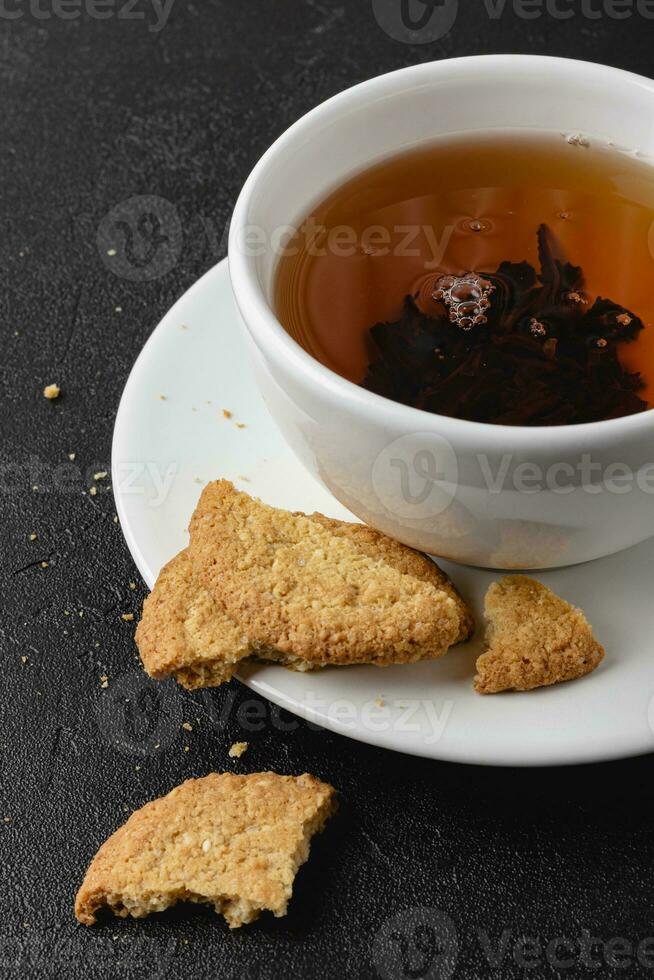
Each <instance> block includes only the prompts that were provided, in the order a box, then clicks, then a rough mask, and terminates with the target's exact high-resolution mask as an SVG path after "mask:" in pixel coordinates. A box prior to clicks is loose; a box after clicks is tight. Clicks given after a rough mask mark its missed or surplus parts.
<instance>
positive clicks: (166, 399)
mask: <svg viewBox="0 0 654 980" xmlns="http://www.w3.org/2000/svg"><path fill="white" fill-rule="evenodd" d="M159 398H160V399H161V401H162V402H167V401H168V396H167V395H159Z"/></svg>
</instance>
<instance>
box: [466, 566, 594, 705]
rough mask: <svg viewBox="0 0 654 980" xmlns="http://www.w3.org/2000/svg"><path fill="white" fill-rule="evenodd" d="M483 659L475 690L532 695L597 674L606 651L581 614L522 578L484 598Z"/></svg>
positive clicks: (508, 579) (498, 586)
mask: <svg viewBox="0 0 654 980" xmlns="http://www.w3.org/2000/svg"><path fill="white" fill-rule="evenodd" d="M486 616H487V618H488V626H487V632H486V645H487V649H486V652H485V653H482V655H481V656H480V657H479V659H478V660H477V676H476V677H475V690H476V691H477V692H478V693H479V694H495V693H497V692H498V691H506V690H514V691H530V690H532V689H533V688H535V687H544V686H546V685H548V684H558V683H559V682H560V681H569V680H574V678H576V677H583V675H584V674H589V673H590V672H591V671H592V670H594V669H595V668H596V667H597V665H598V664H599V663H600V662H601V660H602V659H603V657H604V649H603V648H602V646H601V645H600V644H599V643H598V642H597V640H595V638H594V636H593V631H592V628H591V626H590V624H589V623H588V620H587V619H586V617H585V616H584V614H583V612H582V611H581V610H580V609H575V608H574V607H573V606H571V605H570V604H569V603H567V602H566V601H565V600H564V599H561V598H560V597H559V596H557V595H555V594H554V592H552V591H551V590H550V589H548V588H546V586H544V585H542V584H541V583H540V582H536V581H535V580H534V579H531V578H527V577H526V576H524V575H513V576H508V577H506V578H504V579H502V581H501V582H494V583H493V585H491V587H490V589H489V590H488V593H487V595H486Z"/></svg>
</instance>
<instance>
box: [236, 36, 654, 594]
mask: <svg viewBox="0 0 654 980" xmlns="http://www.w3.org/2000/svg"><path fill="white" fill-rule="evenodd" d="M521 127H528V128H531V129H540V130H548V131H558V132H561V133H567V132H575V133H578V132H583V133H584V134H585V135H588V136H589V138H591V139H597V140H601V141H603V142H607V141H611V142H612V143H614V144H615V145H616V146H617V147H620V148H622V150H623V151H624V152H626V151H629V152H635V151H638V152H639V155H641V156H642V157H643V158H645V159H647V157H652V166H653V169H652V179H653V180H654V82H652V81H650V80H648V79H645V78H641V77H639V76H636V75H632V74H628V73H626V72H622V71H618V70H616V69H613V68H606V67H604V66H601V65H594V64H588V63H585V62H580V61H568V60H564V59H557V58H541V57H532V56H514V55H502V56H483V57H473V58H460V59H456V60H451V61H440V62H434V63H431V64H425V65H419V66H417V67H414V68H406V69H403V70H401V71H397V72H393V73H391V74H388V75H383V76H381V77H379V78H375V79H372V80H371V81H369V82H364V83H363V84H361V85H357V86H355V87H354V88H351V89H348V90H347V91H345V92H343V93H342V94H340V95H337V96H336V97H335V98H333V99H330V100H329V101H328V102H325V103H324V104H323V105H320V106H318V108H316V109H314V110H313V111H312V112H310V113H308V114H307V115H306V116H304V117H303V118H302V119H300V120H299V122H297V123H296V124H295V125H294V126H292V127H291V128H290V129H289V130H287V132H286V133H284V134H283V136H281V137H280V138H279V139H278V140H277V142H276V143H275V144H274V145H273V146H272V147H271V148H270V149H269V150H268V152H267V153H266V154H265V155H264V156H263V158H262V159H261V160H260V161H259V163H258V164H257V166H256V167H255V169H254V170H253V172H252V174H251V175H250V177H249V179H248V180H247V182H246V184H245V186H244V188H243V191H242V193H241V195H240V197H239V200H238V202H237V205H236V209H235V211H234V216H233V219H232V224H231V231H230V241H229V268H230V275H231V279H232V284H233V289H234V294H235V297H236V302H237V304H238V308H239V310H240V313H241V317H242V320H243V323H244V326H245V330H246V332H247V336H248V337H249V339H250V342H251V343H250V349H251V354H252V362H253V365H254V368H255V371H256V375H257V379H258V383H259V386H260V389H261V392H262V394H263V396H264V398H265V400H266V403H267V405H268V407H269V409H270V412H271V413H272V415H273V417H274V418H275V420H276V422H277V424H278V426H279V428H280V429H281V431H282V433H283V435H284V436H285V438H286V439H287V441H288V443H289V444H290V446H291V447H292V449H293V450H294V451H295V453H296V454H297V456H298V457H299V458H300V460H301V461H302V462H303V463H304V464H305V466H306V467H307V468H308V469H309V470H310V471H311V473H313V474H314V475H315V476H316V477H317V478H318V479H319V480H320V481H321V482H322V483H323V484H325V485H326V486H327V487H328V489H329V490H330V491H331V492H332V493H333V495H334V496H335V497H336V498H337V499H338V500H340V501H341V502H342V503H343V504H345V505H346V506H347V507H348V508H349V509H350V510H351V511H353V513H355V514H356V515H357V516H358V517H359V518H360V519H361V520H363V521H365V522H366V523H368V524H370V525H372V526H373V527H376V528H378V529H379V530H381V531H384V532H385V533H387V534H389V535H391V536H392V537H394V538H397V539H398V540H400V541H403V542H405V543H406V544H409V545H411V546H413V547H415V548H419V549H420V550H422V551H426V552H429V553H431V554H434V555H438V556H441V557H446V558H452V559H454V560H457V561H460V562H463V563H466V564H471V565H480V566H484V567H495V568H513V569H527V568H545V567H557V566H560V565H571V564H575V563H578V562H583V561H587V560H589V559H592V558H598V557H601V556H603V555H608V554H611V553H613V552H616V551H620V550H621V549H624V548H628V547H629V546H630V545H634V544H636V543H638V542H640V541H643V540H645V539H646V538H648V537H650V536H652V535H654V410H650V411H646V412H643V413H641V414H639V415H633V416H629V417H626V418H621V419H615V420H610V421H606V422H594V423H590V424H586V425H571V426H558V427H536V428H527V427H525V428H523V427H513V426H497V425H486V424H482V423H476V422H468V421H463V420H460V419H452V418H446V417H443V416H439V415H433V414H430V413H427V412H423V411H420V410H418V409H414V408H409V407H407V406H404V405H400V404H397V403H395V402H392V401H389V400H388V399H386V398H383V397H381V396H379V395H375V394H372V393H371V392H368V391H365V390H364V389H362V388H360V387H358V386H357V385H355V384H352V383H351V382H349V381H346V380H344V379H343V378H341V377H340V376H338V375H337V374H335V373H334V372H333V371H330V370H329V369H328V368H326V367H324V366H323V365H322V364H320V363H319V362H318V361H316V360H315V359H314V358H313V357H311V356H310V355H309V354H308V353H307V352H306V351H304V350H303V349H302V348H301V347H300V346H299V345H298V344H297V343H296V342H295V341H294V340H293V339H292V338H291V337H290V336H289V334H287V333H286V331H285V330H284V329H283V327H282V326H281V324H280V323H279V321H278V320H277V318H276V316H275V313H274V311H273V308H272V293H273V283H274V276H275V269H276V263H277V254H278V249H276V248H275V243H276V242H280V241H281V240H282V239H283V237H284V233H285V231H286V230H287V229H288V227H289V226H292V227H293V226H298V225H299V224H300V223H301V222H302V221H303V220H304V219H305V217H306V216H307V215H308V214H309V213H310V211H311V209H312V208H313V207H314V206H315V205H316V204H317V203H319V202H320V201H321V200H323V199H324V198H325V197H326V195H327V194H328V193H329V192H330V191H332V190H333V189H334V188H335V187H337V186H338V185H339V184H341V183H342V182H343V181H344V180H346V179H347V178H348V177H350V176H352V175H353V174H355V173H357V172H359V171H361V170H363V169H365V168H366V167H367V166H369V165H371V164H373V163H375V162H378V161H379V160H381V159H384V158H386V157H389V156H392V155H393V154H395V153H398V152H400V151H402V150H405V149H407V148H409V147H412V146H416V145H417V144H419V143H424V142H428V141H429V140H430V139H433V138H434V137H437V136H443V135H446V134H448V133H455V132H461V131H466V130H469V131H475V130H477V131H479V130H483V131H489V130H492V129H494V128H496V129H505V130H506V129H515V128H521ZM280 236H281V237H280ZM653 261H654V260H653ZM653 271H654V269H653ZM652 368H653V369H654V365H652ZM616 588H619V583H616Z"/></svg>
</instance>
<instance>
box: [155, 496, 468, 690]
mask: <svg viewBox="0 0 654 980" xmlns="http://www.w3.org/2000/svg"><path fill="white" fill-rule="evenodd" d="M472 628H473V622H472V616H471V614H470V612H469V611H468V609H467V607H466V606H465V604H464V602H463V600H462V599H461V597H460V596H459V595H458V593H457V592H456V590H455V589H454V586H453V585H452V584H451V582H450V581H449V579H448V578H447V576H446V575H445V574H444V573H443V572H442V571H441V570H440V569H439V568H438V567H437V565H435V564H434V562H432V561H431V560H430V559H428V558H426V557H425V556H424V555H421V554H420V553H418V552H416V551H413V550H412V549H411V548H407V547H405V546H404V545H401V544H399V543H398V542H396V541H393V540H391V539H390V538H387V537H386V536H385V535H383V534H380V533H379V532H377V531H373V530H372V529H371V528H367V527H365V526H364V525H360V524H347V523H345V522H343V521H333V520H331V519H329V518H327V517H324V516H323V515H322V514H313V515H310V516H307V515H305V514H291V513H289V512H288V511H283V510H276V509H274V508H272V507H267V506H266V505H265V504H262V503H260V502H259V501H256V500H253V499H252V498H251V497H249V496H248V495H247V494H244V493H239V492H237V491H236V490H235V489H234V487H233V486H232V484H231V483H228V482H227V481H225V480H221V481H218V482H216V483H212V484H210V485H209V486H208V487H207V488H206V489H205V491H204V493H203V494H202V497H201V499H200V503H199V504H198V507H197V509H196V512H195V514H194V515H193V519H192V522H191V543H190V545H189V548H188V549H187V550H186V551H184V552H182V553H181V554H180V555H178V556H177V557H176V558H174V559H173V560H172V561H171V562H169V564H168V565H166V567H165V568H164V569H163V570H162V572H161V574H160V576H159V579H158V580H157V583H156V585H155V588H154V590H153V592H152V595H151V596H150V597H149V598H148V599H147V600H146V602H145V605H144V608H143V619H142V621H141V623H140V624H139V627H138V629H137V633H136V640H137V643H138V646H139V651H140V653H141V658H142V660H143V664H144V666H145V669H146V670H147V672H148V673H149V674H151V675H152V676H153V677H156V678H162V677H165V676H168V675H169V674H172V675H174V676H175V677H176V678H177V680H178V681H179V682H180V683H181V684H183V685H184V686H186V687H205V686H210V685H216V684H220V683H222V682H223V681H225V680H228V679H229V678H230V677H231V676H232V674H233V673H234V672H235V670H236V669H237V666H238V663H239V662H240V661H242V660H245V659H253V658H256V659H261V660H270V661H275V662H278V663H281V664H283V665H284V666H286V667H290V668H292V669H294V670H312V669H316V668H320V667H323V666H327V665H329V664H355V663H374V664H377V665H379V666H384V665H387V664H391V663H405V662H412V661H415V660H421V659H430V658H433V657H438V656H441V655H442V654H443V653H445V652H446V651H447V649H448V648H449V647H450V646H451V645H452V644H453V643H457V642H460V641H461V640H464V639H467V638H468V636H469V635H470V633H471V631H472Z"/></svg>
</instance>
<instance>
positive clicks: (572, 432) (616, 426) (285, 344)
mask: <svg viewBox="0 0 654 980" xmlns="http://www.w3.org/2000/svg"><path fill="white" fill-rule="evenodd" d="M528 63H532V64H534V65H536V64H538V65H539V66H540V67H541V68H544V67H546V66H549V67H551V68H552V69H553V70H554V69H556V68H557V67H558V68H562V67H563V66H565V67H566V68H567V69H572V68H573V67H574V68H575V69H576V70H578V71H582V72H583V73H584V74H586V75H587V74H589V73H594V74H596V75H604V76H607V75H612V76H614V77H615V78H616V79H617V78H620V79H623V80H629V81H631V83H632V84H636V85H638V86H639V87H640V88H642V89H645V90H647V91H648V92H649V93H650V94H651V95H652V96H654V80H651V79H648V78H645V77H644V76H642V75H638V74H636V73H634V72H629V71H625V70H624V69H621V68H614V67H612V66H609V65H603V64H601V63H598V62H589V61H582V60H579V59H576V58H558V57H551V56H548V55H522V54H518V55H516V54H486V55H470V56H466V57H461V58H445V59H442V60H440V61H431V62H425V63H423V64H419V65H411V66H408V67H405V68H400V69H397V70H395V71H392V72H386V73H384V74H382V75H377V76H375V77H374V78H371V79H368V80H366V81H363V82H359V83H358V84H356V85H353V86H350V87H349V88H346V89H344V90H343V91H341V92H339V93H337V94H336V95H333V96H332V97H331V98H329V99H327V100H326V101H324V102H322V103H320V104H319V105H317V106H316V107H315V108H313V109H311V110H309V112H307V113H305V114H304V115H303V116H301V117H300V118H299V119H298V120H297V121H296V122H295V123H293V124H292V125H291V126H289V127H288V128H287V129H286V130H285V131H284V132H283V133H282V134H281V135H280V136H279V137H278V138H277V139H276V140H275V141H274V142H273V143H272V145H271V146H270V147H269V148H268V150H266V152H265V153H264V154H263V156H262V157H261V158H260V159H259V161H258V163H257V164H256V165H255V167H254V168H253V170H252V171H251V173H250V175H249V177H248V178H247V180H246V182H245V184H244V185H243V188H242V190H241V192H240V194H239V197H238V200H237V202H236V205H235V207H234V212H233V215H232V221H231V224H230V231H229V243H228V255H229V274H230V279H231V282H232V288H233V292H234V297H235V299H236V304H237V306H238V308H239V311H240V313H241V316H242V318H243V320H244V322H245V324H246V327H247V329H248V330H249V331H250V332H251V334H252V336H253V338H254V339H255V340H256V338H257V337H258V336H260V337H261V338H267V339H268V340H269V341H272V342H273V344H274V346H275V348H276V349H277V352H278V353H279V354H280V355H283V356H284V360H285V362H286V364H287V365H289V366H292V367H293V368H294V369H295V370H297V371H298V372H299V373H300V374H302V375H303V376H304V377H305V378H306V379H307V380H308V381H310V382H313V383H314V384H315V385H316V387H318V388H320V389H322V390H323V391H325V392H327V393H329V394H331V395H333V396H336V397H340V398H341V399H347V400H348V401H349V402H350V403H353V402H354V403H355V404H356V405H357V407H358V408H359V409H360V410H361V411H363V412H364V413H365V414H369V413H370V414H373V413H375V412H377V413H381V414H383V415H385V416H387V417H388V416H389V415H392V416H393V418H394V420H395V421H396V424H397V425H398V426H399V425H401V426H402V427H403V428H408V429H410V430H411V431H414V432H418V431H434V432H436V431H440V430H442V429H443V427H447V428H448V429H449V430H450V435H451V436H452V438H456V437H457V436H458V437H460V438H462V439H467V440H470V441H472V440H475V441H486V442H487V443H488V442H490V443H494V444H498V445H499V444H504V445H505V444H506V443H507V442H511V443H512V444H513V445H514V446H516V447H520V448H522V447H524V448H525V449H527V448H529V449H532V450H534V449H547V448H551V443H552V440H553V439H556V440H557V442H558V444H559V445H564V446H566V447H570V448H572V446H573V444H574V447H575V448H579V443H580V440H582V439H583V440H584V448H588V446H589V444H590V443H595V444H598V443H600V442H602V443H603V442H605V441H606V439H607V438H608V439H620V438H621V437H623V436H625V435H631V436H636V437H637V436H638V435H642V434H643V433H644V432H645V431H646V430H647V429H651V428H652V427H653V425H654V407H652V408H649V409H646V410H645V411H643V412H638V413H636V414H634V415H625V416H620V417H618V418H615V419H604V420H602V421H599V422H582V423H575V424H571V425H543V426H520V425H515V426H514V425H498V424H497V423H492V422H473V421H470V420H468V419H459V418H456V417H453V416H447V415H439V414H437V413H434V412H428V411H425V410H424V409H420V408H414V407H413V406H410V405H403V404H402V403H401V402H396V401H393V400H392V399H390V398H386V397H385V396H384V395H378V394H376V393H375V392H371V391H368V390H367V389H365V388H362V387H361V386H360V385H358V384H356V383H355V382H353V381H349V380H348V379H347V378H344V377H342V376H341V375H340V374H338V373H337V372H336V371H333V370H332V369H331V368H328V367H327V366H326V365H324V364H322V363H321V362H320V361H318V360H317V359H316V358H315V357H313V355H312V354H309V353H308V351H306V350H305V349H304V348H303V347H302V346H301V345H300V344H299V343H298V342H297V341H296V340H294V339H293V337H291V335H290V334H289V333H287V331H286V330H285V329H284V327H283V325H282V324H281V322H280V321H279V320H278V318H277V316H276V315H275V313H274V311H273V309H272V308H271V305H270V303H269V302H268V300H267V298H266V296H265V295H264V293H263V290H262V288H261V285H260V283H259V278H258V275H257V271H256V267H255V259H254V257H253V256H248V255H246V254H245V253H244V251H243V250H242V249H240V248H239V247H238V244H237V240H238V238H239V236H240V234H241V230H242V228H244V227H245V226H246V225H247V224H249V221H248V215H249V211H250V205H251V202H252V198H253V196H254V195H255V194H256V193H257V190H258V189H259V188H260V185H261V183H262V182H265V177H266V172H267V170H268V169H269V168H270V167H273V166H275V162H276V159H277V158H278V156H279V155H280V154H282V153H283V152H284V150H285V149H286V147H287V145H288V144H289V143H290V142H291V141H292V140H293V139H294V138H295V137H296V135H297V134H298V133H301V132H302V130H303V129H305V128H306V127H307V126H308V125H310V124H312V123H314V122H315V120H316V119H319V118H320V117H325V121H326V119H327V118H334V117H336V116H338V115H339V114H340V113H341V112H342V111H343V110H345V109H346V107H347V104H348V102H350V101H351V100H352V99H353V98H360V97H361V95H362V94H364V93H366V94H369V95H370V96H371V97H372V96H376V97H379V96H380V95H383V94H384V92H385V91H387V92H390V91H392V90H393V88H394V85H395V84H396V82H397V81H398V79H400V78H402V79H403V80H404V79H407V78H408V77H410V76H414V77H415V78H416V79H418V77H419V76H421V75H424V76H429V77H430V79H431V78H432V77H433V73H435V74H436V75H438V74H439V73H443V74H446V73H448V72H465V71H466V70H472V71H475V70H478V69H482V68H483V69H484V70H487V71H491V72H492V71H493V70H496V69H499V68H510V67H516V68H517V67H518V66H520V67H523V68H524V67H525V66H526V65H527V64H528Z"/></svg>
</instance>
